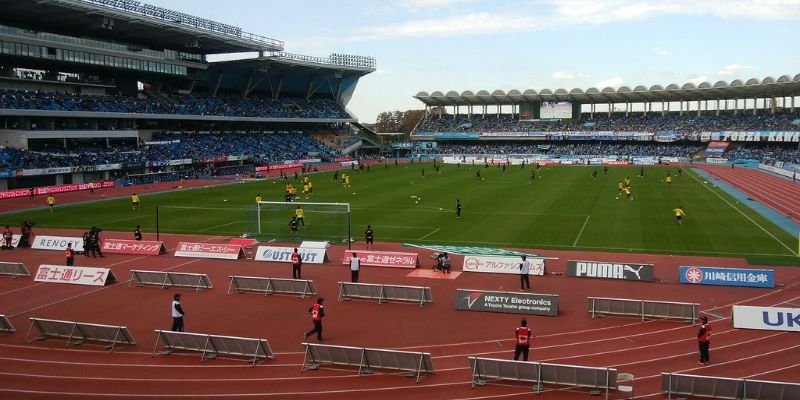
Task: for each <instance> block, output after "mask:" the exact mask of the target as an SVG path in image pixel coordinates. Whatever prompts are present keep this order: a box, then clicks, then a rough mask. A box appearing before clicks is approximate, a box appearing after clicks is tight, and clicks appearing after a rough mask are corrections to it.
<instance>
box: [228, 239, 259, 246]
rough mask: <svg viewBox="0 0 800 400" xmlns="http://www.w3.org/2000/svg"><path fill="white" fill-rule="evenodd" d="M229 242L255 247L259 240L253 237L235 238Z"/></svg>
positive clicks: (235, 244)
mask: <svg viewBox="0 0 800 400" xmlns="http://www.w3.org/2000/svg"><path fill="white" fill-rule="evenodd" d="M228 244H232V245H234V246H242V247H253V246H255V245H257V244H258V240H255V239H253V238H233V239H231V240H230V241H229V242H228Z"/></svg>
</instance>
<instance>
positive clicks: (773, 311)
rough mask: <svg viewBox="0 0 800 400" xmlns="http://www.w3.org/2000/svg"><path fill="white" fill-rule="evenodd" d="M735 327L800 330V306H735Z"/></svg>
mask: <svg viewBox="0 0 800 400" xmlns="http://www.w3.org/2000/svg"><path fill="white" fill-rule="evenodd" d="M733 327H734V328H745V329H763V330H769V331H788V332H800V308H784V307H753V306H733Z"/></svg>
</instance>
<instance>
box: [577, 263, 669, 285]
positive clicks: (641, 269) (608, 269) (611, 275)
mask: <svg viewBox="0 0 800 400" xmlns="http://www.w3.org/2000/svg"><path fill="white" fill-rule="evenodd" d="M653 271H654V268H653V264H638V263H613V262H606V261H575V260H569V261H567V276H575V277H579V278H605V279H624V280H628V281H648V282H650V281H652V280H653Z"/></svg>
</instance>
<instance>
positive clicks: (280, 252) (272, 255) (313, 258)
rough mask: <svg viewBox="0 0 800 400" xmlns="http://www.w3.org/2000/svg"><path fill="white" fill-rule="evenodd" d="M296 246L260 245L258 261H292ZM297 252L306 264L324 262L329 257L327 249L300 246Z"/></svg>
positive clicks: (257, 252)
mask: <svg viewBox="0 0 800 400" xmlns="http://www.w3.org/2000/svg"><path fill="white" fill-rule="evenodd" d="M293 251H294V247H278V246H258V250H256V261H272V262H286V263H291V262H292V252H293ZM297 252H298V253H300V258H301V259H302V260H303V263H306V264H322V263H324V262H325V259H326V258H327V254H326V252H325V249H307V248H303V247H298V248H297Z"/></svg>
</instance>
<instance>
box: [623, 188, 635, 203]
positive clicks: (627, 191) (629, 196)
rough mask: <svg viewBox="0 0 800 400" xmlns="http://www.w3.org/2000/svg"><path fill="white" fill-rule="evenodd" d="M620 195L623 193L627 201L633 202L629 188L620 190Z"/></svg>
mask: <svg viewBox="0 0 800 400" xmlns="http://www.w3.org/2000/svg"><path fill="white" fill-rule="evenodd" d="M622 193H625V196H627V197H628V200H631V201H632V200H633V195H632V194H631V189H630V188H627V187H626V188H622Z"/></svg>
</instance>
